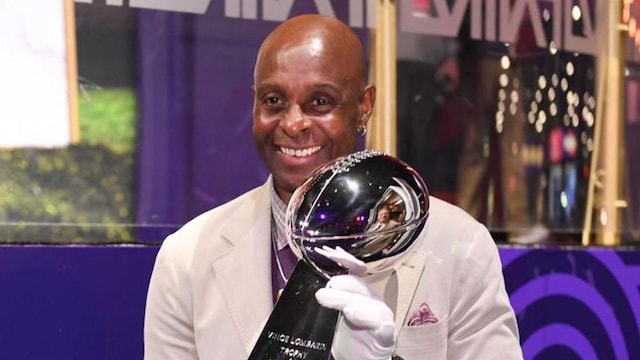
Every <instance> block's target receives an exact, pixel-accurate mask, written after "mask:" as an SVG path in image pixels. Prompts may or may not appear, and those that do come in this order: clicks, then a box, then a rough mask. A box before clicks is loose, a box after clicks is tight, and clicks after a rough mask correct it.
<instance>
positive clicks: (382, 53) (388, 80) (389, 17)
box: [366, 0, 397, 156]
mask: <svg viewBox="0 0 640 360" xmlns="http://www.w3.org/2000/svg"><path fill="white" fill-rule="evenodd" d="M376 16H377V27H376V29H375V30H372V31H371V54H370V58H371V70H370V77H371V82H372V83H373V84H375V85H376V104H375V108H374V112H373V116H372V119H371V121H370V122H369V131H368V132H367V141H366V145H367V148H369V149H375V150H379V151H383V152H385V153H388V154H389V155H392V156H395V155H396V153H397V148H396V138H397V136H396V135H397V130H396V112H397V111H396V2H395V1H394V0H378V3H377V9H376Z"/></svg>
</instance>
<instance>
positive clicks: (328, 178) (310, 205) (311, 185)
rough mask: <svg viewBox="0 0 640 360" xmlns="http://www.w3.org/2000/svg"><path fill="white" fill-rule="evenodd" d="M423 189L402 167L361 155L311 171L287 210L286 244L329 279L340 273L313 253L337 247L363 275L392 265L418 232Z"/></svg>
mask: <svg viewBox="0 0 640 360" xmlns="http://www.w3.org/2000/svg"><path fill="white" fill-rule="evenodd" d="M428 212H429V196H428V192H427V188H426V186H425V184H424V182H423V180H422V178H421V177H420V176H419V175H418V173H417V172H416V171H415V170H413V169H412V168H411V167H409V166H408V165H406V164H404V163H403V162H401V161H400V160H398V159H396V158H394V157H391V156H388V155H385V154H383V153H380V152H377V151H372V150H365V151H361V152H357V153H354V154H351V155H348V156H346V157H342V158H340V159H337V160H335V161H333V162H331V163H329V164H327V165H325V166H323V167H321V168H319V169H318V170H316V171H315V172H314V174H313V175H312V176H311V177H310V178H309V179H308V180H307V181H306V182H305V183H304V184H303V185H302V186H301V187H300V188H298V190H297V191H296V192H295V193H294V194H293V196H292V198H291V201H290V203H289V207H288V208H287V218H286V220H287V238H288V240H289V243H290V245H291V247H292V249H294V251H295V253H296V255H297V256H298V257H299V258H301V259H303V260H304V261H307V262H308V263H309V264H311V265H312V266H313V267H314V268H315V269H316V270H317V271H318V272H320V273H322V274H323V275H325V276H327V277H329V276H331V275H336V274H339V273H344V272H345V271H346V269H344V268H341V267H340V266H338V265H337V264H335V263H334V262H332V261H330V260H328V259H327V258H326V257H325V256H323V255H321V253H322V251H318V249H319V248H320V249H323V248H330V249H335V248H336V247H340V248H341V249H342V250H345V251H346V252H348V253H349V254H351V255H353V256H355V257H356V258H357V259H360V260H362V261H364V262H365V263H366V265H367V271H369V272H375V271H381V270H385V269H387V268H389V267H390V266H392V265H394V264H395V263H396V262H397V261H398V260H399V259H400V258H401V256H402V255H403V253H405V252H406V251H407V250H408V249H409V248H410V247H412V245H413V244H414V241H415V239H416V237H417V234H418V233H419V232H420V230H422V227H423V226H424V224H425V221H426V219H427V216H428Z"/></svg>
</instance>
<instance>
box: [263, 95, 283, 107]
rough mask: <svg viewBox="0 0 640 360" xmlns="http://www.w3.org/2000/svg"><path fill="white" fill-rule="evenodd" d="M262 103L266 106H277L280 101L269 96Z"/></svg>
mask: <svg viewBox="0 0 640 360" xmlns="http://www.w3.org/2000/svg"><path fill="white" fill-rule="evenodd" d="M264 103H265V104H266V105H272V106H273V105H278V104H279V103H280V99H279V98H277V97H275V96H269V97H267V98H266V99H264Z"/></svg>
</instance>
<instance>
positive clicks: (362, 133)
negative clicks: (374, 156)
mask: <svg viewBox="0 0 640 360" xmlns="http://www.w3.org/2000/svg"><path fill="white" fill-rule="evenodd" d="M356 132H357V133H358V135H360V136H365V135H366V134H367V127H366V126H365V125H362V126H360V127H358V128H357V129H356Z"/></svg>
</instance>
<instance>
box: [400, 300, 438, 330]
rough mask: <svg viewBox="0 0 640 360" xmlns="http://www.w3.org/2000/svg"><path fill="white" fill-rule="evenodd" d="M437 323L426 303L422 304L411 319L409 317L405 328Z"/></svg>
mask: <svg viewBox="0 0 640 360" xmlns="http://www.w3.org/2000/svg"><path fill="white" fill-rule="evenodd" d="M437 322H438V318H437V317H436V316H435V315H434V314H433V312H431V309H430V308H429V305H427V303H422V305H420V308H418V310H416V312H414V313H413V314H412V315H411V317H409V321H408V323H407V326H420V325H425V324H429V323H431V324H435V323H437Z"/></svg>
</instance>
